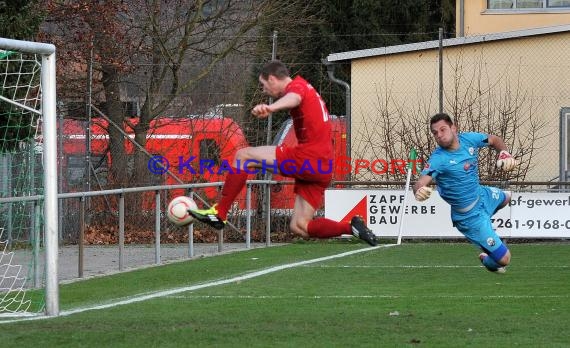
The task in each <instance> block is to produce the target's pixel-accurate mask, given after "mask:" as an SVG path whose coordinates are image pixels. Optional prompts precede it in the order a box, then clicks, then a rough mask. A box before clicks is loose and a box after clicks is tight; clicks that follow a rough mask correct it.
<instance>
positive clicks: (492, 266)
mask: <svg viewBox="0 0 570 348" xmlns="http://www.w3.org/2000/svg"><path fill="white" fill-rule="evenodd" d="M481 263H483V266H485V267H487V269H488V270H489V271H492V272H495V271H496V270H497V269H499V268H501V267H503V266H501V265H499V264H498V263H497V262H496V261H495V260H493V258H491V256H489V255H487V256H485V257H484V258H483V259H481Z"/></svg>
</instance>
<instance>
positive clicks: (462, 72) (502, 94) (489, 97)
mask: <svg viewBox="0 0 570 348" xmlns="http://www.w3.org/2000/svg"><path fill="white" fill-rule="evenodd" d="M470 58H472V57H470ZM472 60H475V61H476V62H477V63H476V64H472V63H471V64H467V63H465V57H464V56H463V52H461V53H460V54H459V55H458V56H457V57H456V58H454V60H452V61H449V62H448V64H449V66H450V67H451V69H450V70H451V71H452V74H450V75H452V76H451V77H450V80H451V81H452V84H451V86H450V87H451V88H448V89H446V91H445V92H446V93H445V97H446V100H445V101H446V105H447V108H446V109H447V112H448V113H449V114H450V115H451V116H452V117H453V118H454V120H455V122H456V124H457V126H458V129H459V131H478V132H484V133H489V134H496V135H499V136H501V137H503V139H504V140H505V143H506V144H507V146H508V147H509V149H511V150H512V151H513V155H514V156H515V157H516V158H518V159H519V160H520V161H521V166H519V167H517V169H516V170H515V171H513V172H502V171H500V170H498V169H497V168H496V166H495V161H496V153H494V152H493V151H486V150H483V151H482V152H481V154H480V169H479V174H480V177H481V179H482V180H489V181H496V180H500V181H502V180H509V181H524V180H525V177H526V175H527V173H528V172H529V171H530V170H531V169H532V168H533V165H535V162H533V161H531V159H532V156H533V153H534V152H535V151H536V150H537V149H538V144H540V142H541V140H542V139H543V138H545V137H548V136H549V135H550V133H549V132H548V129H547V127H546V124H545V122H546V121H545V120H543V119H541V118H540V117H539V115H537V110H538V109H539V108H540V106H541V103H542V98H541V97H537V96H535V95H533V93H532V90H529V89H525V87H523V85H522V84H521V83H520V75H521V72H520V71H509V67H506V68H505V69H504V71H502V72H501V73H500V74H496V72H494V74H493V73H491V72H490V71H489V68H488V67H487V66H486V65H485V64H483V62H484V57H483V56H482V55H480V56H479V57H476V58H475V59H472ZM511 69H512V68H511ZM490 76H493V78H492V79H491V78H490ZM394 83H395V82H393V81H383V82H382V83H380V84H379V86H380V87H378V89H377V94H376V95H377V99H376V100H375V101H374V110H375V112H373V113H369V114H365V113H363V114H365V118H364V119H363V121H362V122H363V123H362V125H361V127H359V131H358V132H356V133H354V134H353V136H354V137H355V138H356V139H359V141H358V142H357V143H356V144H353V151H354V153H353V156H354V155H355V158H363V156H368V158H381V159H392V158H407V156H408V151H409V149H411V148H412V147H413V148H416V149H417V150H418V153H419V156H420V158H421V159H422V160H423V161H424V163H425V161H427V159H428V157H429V155H430V154H431V152H432V151H433V149H434V148H435V146H436V144H435V141H434V140H433V137H432V136H431V134H430V131H429V118H430V116H431V115H432V114H433V113H434V110H436V109H437V103H438V102H437V100H436V97H435V96H436V95H437V93H436V92H437V90H436V87H435V86H433V87H432V90H431V93H427V94H419V93H418V96H417V98H415V99H414V102H411V101H410V100H402V99H397V98H395V97H394V95H393V93H392V88H393V84H394ZM448 86H449V85H448ZM404 178H405V176H404V174H402V173H401V172H400V171H398V170H396V171H394V172H390V171H388V172H387V173H386V174H385V175H384V176H383V178H382V180H381V181H384V180H402V179H404ZM354 179H355V180H359V179H360V180H367V179H368V180H370V179H372V177H371V173H370V172H364V173H362V174H360V175H356V176H355V178H354Z"/></svg>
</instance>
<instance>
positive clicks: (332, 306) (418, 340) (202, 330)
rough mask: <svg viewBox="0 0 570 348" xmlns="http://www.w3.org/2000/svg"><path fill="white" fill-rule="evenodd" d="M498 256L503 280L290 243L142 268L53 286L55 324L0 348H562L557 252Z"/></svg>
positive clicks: (458, 259) (423, 254) (438, 250)
mask: <svg viewBox="0 0 570 348" xmlns="http://www.w3.org/2000/svg"><path fill="white" fill-rule="evenodd" d="M510 248H511V251H512V253H513V260H512V265H511V266H510V267H509V268H508V271H507V273H506V274H503V275H499V274H494V273H490V272H488V271H486V270H485V269H483V268H482V267H481V266H480V264H479V261H478V258H477V255H478V250H476V249H475V248H474V247H472V246H471V245H469V244H464V243H409V244H403V245H401V246H396V247H388V248H384V247H382V248H377V249H374V248H372V249H369V248H367V247H366V246H365V245H364V244H360V243H352V242H310V243H296V244H291V245H286V246H279V247H271V248H264V249H254V250H248V251H242V252H237V253H232V254H225V255H219V256H214V257H206V258H201V259H195V260H191V261H187V262H180V263H174V264H169V265H165V266H160V267H152V268H146V269H141V270H137V271H132V272H127V273H122V274H115V275H112V276H107V277H100V278H93V279H88V280H83V281H80V282H75V283H71V284H65V285H61V286H60V310H61V313H62V315H61V316H60V317H57V318H49V319H41V320H31V321H19V322H15V323H2V324H0V337H1V341H0V342H1V345H2V347H28V346H34V347H66V346H67V347H79V346H80V347H402V346H422V347H432V346H437V347H461V346H481V347H483V346H487V347H489V346H493V347H501V346H503V347H505V346H506V347H512V346H522V347H568V346H570V330H569V329H568V324H569V323H570V298H569V297H570V291H569V290H570V245H569V244H565V243H542V244H511V245H510ZM363 249H366V250H363ZM353 251H354V253H352V254H351V253H350V252H353ZM357 251H360V252H357ZM343 253H345V254H344V255H340V256H339V257H334V258H329V259H325V260H321V261H318V262H308V260H314V259H318V258H324V257H326V256H332V255H339V254H343ZM303 261H307V262H306V263H304V264H303V263H302V262H303ZM294 263H301V264H297V265H296V266H294V267H292V266H291V264H294ZM278 266H282V267H278ZM258 271H262V272H259V273H253V272H258ZM263 271H265V272H263ZM240 276H241V277H242V278H243V279H242V278H239V277H240ZM213 282H218V283H219V284H213ZM192 287H194V288H192ZM200 287H201V288H200ZM142 296H147V297H146V298H144V297H142ZM119 303H122V304H119ZM98 306H99V307H100V308H97V307H98Z"/></svg>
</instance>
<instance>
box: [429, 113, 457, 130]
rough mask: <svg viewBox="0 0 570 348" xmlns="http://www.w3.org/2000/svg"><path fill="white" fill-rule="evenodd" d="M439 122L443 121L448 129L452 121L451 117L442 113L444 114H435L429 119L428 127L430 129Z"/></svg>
mask: <svg viewBox="0 0 570 348" xmlns="http://www.w3.org/2000/svg"><path fill="white" fill-rule="evenodd" d="M439 121H444V122H445V123H447V124H448V125H449V126H450V127H451V126H453V120H452V119H451V116H449V115H448V114H446V113H444V112H440V113H437V114H435V115H433V116H432V117H431V119H430V120H429V125H430V127H431V126H432V125H433V124H434V123H437V122H439Z"/></svg>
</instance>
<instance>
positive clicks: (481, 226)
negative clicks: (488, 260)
mask: <svg viewBox="0 0 570 348" xmlns="http://www.w3.org/2000/svg"><path fill="white" fill-rule="evenodd" d="M505 198H506V194H505V192H503V191H502V190H499V189H498V188H496V187H486V186H483V187H482V190H481V194H480V195H479V201H478V202H477V204H476V205H475V207H473V209H474V210H475V211H470V214H469V215H470V216H469V217H468V218H466V219H463V220H460V221H454V223H453V225H454V226H455V227H456V228H457V229H458V230H459V232H461V233H463V234H464V235H465V237H466V238H467V239H468V240H469V241H470V242H471V243H473V244H475V245H477V246H478V247H480V248H481V249H483V251H485V252H486V253H487V254H489V255H490V256H491V257H492V258H493V259H494V260H500V259H501V258H502V257H503V256H504V255H505V254H506V252H507V248H506V247H505V246H504V245H503V242H502V241H501V238H500V237H499V236H498V235H497V233H495V230H493V225H492V224H491V216H493V214H495V213H496V212H497V210H499V206H500V205H501V204H502V203H503V202H504V201H505Z"/></svg>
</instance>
